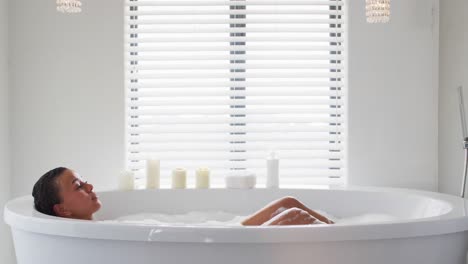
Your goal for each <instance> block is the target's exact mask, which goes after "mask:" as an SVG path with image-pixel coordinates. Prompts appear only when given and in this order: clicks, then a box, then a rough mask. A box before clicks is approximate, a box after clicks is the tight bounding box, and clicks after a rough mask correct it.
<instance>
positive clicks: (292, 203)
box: [280, 196, 300, 208]
mask: <svg viewBox="0 0 468 264" xmlns="http://www.w3.org/2000/svg"><path fill="white" fill-rule="evenodd" d="M280 201H281V204H283V205H285V206H286V207H288V208H293V207H297V206H298V205H299V204H300V202H299V201H298V200H297V199H296V198H294V197H292V196H285V197H283V198H281V200H280Z"/></svg>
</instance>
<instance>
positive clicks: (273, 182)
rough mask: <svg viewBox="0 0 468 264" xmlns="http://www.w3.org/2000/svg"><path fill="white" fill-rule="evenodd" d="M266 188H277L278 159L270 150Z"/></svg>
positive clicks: (267, 161) (267, 162)
mask: <svg viewBox="0 0 468 264" xmlns="http://www.w3.org/2000/svg"><path fill="white" fill-rule="evenodd" d="M266 167H267V178H266V187H267V188H278V187H279V159H278V157H277V156H276V153H275V152H274V151H271V152H270V154H269V156H268V158H267V160H266Z"/></svg>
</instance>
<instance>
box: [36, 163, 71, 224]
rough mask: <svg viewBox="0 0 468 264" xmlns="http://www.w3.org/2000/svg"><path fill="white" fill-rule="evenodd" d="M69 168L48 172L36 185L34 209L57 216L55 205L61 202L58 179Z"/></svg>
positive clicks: (59, 168)
mask: <svg viewBox="0 0 468 264" xmlns="http://www.w3.org/2000/svg"><path fill="white" fill-rule="evenodd" d="M65 170H67V168H64V167H58V168H55V169H53V170H50V171H48V172H47V173H46V174H44V175H42V177H41V178H39V180H38V181H37V182H36V184H34V187H33V190H32V196H33V197H34V207H35V208H36V210H37V211H39V212H41V213H43V214H47V215H53V216H57V215H56V214H55V212H54V205H56V204H59V203H60V202H61V199H60V196H59V188H58V183H57V178H58V177H59V176H60V175H61V174H62V173H63V172H64V171H65Z"/></svg>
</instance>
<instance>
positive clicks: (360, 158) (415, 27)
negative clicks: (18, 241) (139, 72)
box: [10, 0, 438, 195]
mask: <svg viewBox="0 0 468 264" xmlns="http://www.w3.org/2000/svg"><path fill="white" fill-rule="evenodd" d="M434 1H436V0H434ZM436 2H437V1H436ZM122 5H123V1H122V0H120V1H114V0H107V1H86V2H84V6H83V8H84V13H82V14H79V15H75V16H66V15H63V14H59V13H57V12H55V11H54V1H48V0H38V1H27V0H18V1H12V5H11V8H10V9H11V14H12V19H11V20H12V23H11V25H13V26H12V30H13V31H14V32H15V34H13V36H12V43H11V50H12V54H13V58H14V59H13V60H12V61H13V62H14V64H13V67H12V83H13V85H14V89H13V91H12V99H13V101H12V105H13V115H12V118H13V144H14V159H13V175H14V177H13V189H12V190H13V194H14V195H23V194H29V193H30V191H31V187H32V185H33V183H34V182H35V181H36V179H37V178H38V177H39V176H40V175H42V173H44V172H45V171H46V170H48V169H50V168H53V167H55V166H59V165H64V166H69V167H72V168H74V169H76V170H78V171H79V172H81V174H82V175H84V176H85V177H86V178H88V179H89V180H90V181H92V182H94V183H95V186H97V188H98V189H103V188H107V187H110V186H113V184H114V183H113V178H114V177H115V175H116V173H117V172H118V171H119V170H120V169H121V168H122V167H123V159H124V153H123V152H124V133H123V128H124V117H123V114H124V113H123V108H124V92H123V89H124V88H123V82H122V79H123V77H122V73H123V66H122V62H123V47H122V44H121V43H122V38H123V29H122V28H123V7H122ZM432 5H433V2H432V1H427V0H410V1H392V21H391V23H389V24H384V25H371V24H367V23H366V22H365V14H364V10H365V9H364V6H365V1H364V0H353V1H349V11H350V15H349V50H350V52H349V69H350V70H349V75H350V79H349V89H350V92H349V112H350V120H349V142H350V144H349V177H350V183H351V184H364V185H386V186H400V187H415V188H422V189H430V190H434V189H436V187H437V87H436V85H433V83H432V76H433V75H432V71H433V66H434V61H433V50H434V48H435V47H434V46H433V43H438V41H436V39H435V41H434V39H433V37H434V34H435V35H436V33H437V32H436V33H434V32H433V25H432Z"/></svg>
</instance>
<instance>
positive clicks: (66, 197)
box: [54, 169, 101, 220]
mask: <svg viewBox="0 0 468 264" xmlns="http://www.w3.org/2000/svg"><path fill="white" fill-rule="evenodd" d="M57 183H58V186H59V196H60V197H61V198H62V203H60V204H56V205H55V206H54V211H55V213H56V214H57V215H58V216H61V217H67V218H75V219H84V220H92V218H93V213H95V212H97V211H98V210H99V208H101V202H100V201H99V199H98V197H97V196H96V194H95V193H94V192H93V185H91V184H89V183H87V182H83V181H82V179H81V178H80V176H79V175H78V174H77V173H75V172H74V171H71V170H68V169H67V170H65V171H64V172H63V173H62V175H60V176H59V177H58V178H57Z"/></svg>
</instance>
